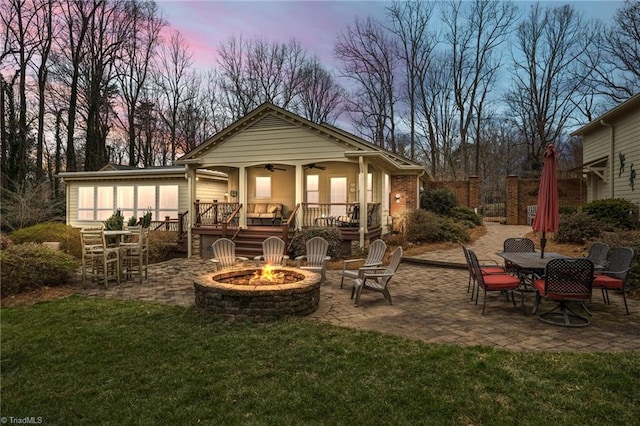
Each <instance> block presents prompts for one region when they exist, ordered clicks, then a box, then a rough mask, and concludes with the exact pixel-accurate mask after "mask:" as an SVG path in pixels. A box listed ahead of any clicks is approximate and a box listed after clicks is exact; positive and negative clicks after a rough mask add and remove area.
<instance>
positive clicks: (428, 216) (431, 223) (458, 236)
mask: <svg viewBox="0 0 640 426" xmlns="http://www.w3.org/2000/svg"><path fill="white" fill-rule="evenodd" d="M405 238H406V240H407V241H408V242H411V243H426V242H430V243H431V242H441V241H452V242H467V241H469V240H470V238H471V237H470V236H469V233H468V232H467V230H466V229H465V227H464V226H462V225H461V224H459V223H456V222H455V221H454V220H453V219H451V218H449V217H442V216H438V215H436V214H435V213H433V212H429V211H425V210H414V211H412V212H410V213H409V214H408V215H407V222H406V228H405Z"/></svg>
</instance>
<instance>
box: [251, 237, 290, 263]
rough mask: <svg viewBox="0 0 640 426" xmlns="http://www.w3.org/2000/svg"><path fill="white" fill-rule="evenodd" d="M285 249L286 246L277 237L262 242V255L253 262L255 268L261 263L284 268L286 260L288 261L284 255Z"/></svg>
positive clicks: (287, 257)
mask: <svg viewBox="0 0 640 426" xmlns="http://www.w3.org/2000/svg"><path fill="white" fill-rule="evenodd" d="M286 249H287V244H286V243H285V242H284V240H282V239H280V238H278V237H269V238H267V239H266V240H264V241H263V242H262V254H261V255H260V256H256V257H254V258H253V260H254V261H255V262H256V265H257V266H260V265H261V264H262V263H266V264H269V265H282V266H286V264H287V260H289V256H287V255H285V254H284V252H285V250H286Z"/></svg>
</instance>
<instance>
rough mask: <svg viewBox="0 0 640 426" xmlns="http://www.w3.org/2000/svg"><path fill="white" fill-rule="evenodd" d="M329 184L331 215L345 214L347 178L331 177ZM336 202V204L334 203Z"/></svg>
mask: <svg viewBox="0 0 640 426" xmlns="http://www.w3.org/2000/svg"><path fill="white" fill-rule="evenodd" d="M330 186H331V193H330V196H331V204H332V205H331V216H343V215H346V214H347V206H346V203H347V178H346V177H332V178H331V181H330ZM335 204H337V205H335Z"/></svg>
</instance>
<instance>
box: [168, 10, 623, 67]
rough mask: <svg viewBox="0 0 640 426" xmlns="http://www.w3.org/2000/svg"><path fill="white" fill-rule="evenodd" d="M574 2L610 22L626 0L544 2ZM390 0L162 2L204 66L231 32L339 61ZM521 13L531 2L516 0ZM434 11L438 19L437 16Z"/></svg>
mask: <svg viewBox="0 0 640 426" xmlns="http://www.w3.org/2000/svg"><path fill="white" fill-rule="evenodd" d="M565 3H569V4H572V5H573V6H574V7H575V8H576V9H577V10H578V11H581V12H584V14H585V17H586V18H599V19H602V20H604V21H605V22H609V21H610V20H611V19H612V17H613V15H614V13H615V11H616V10H617V9H619V8H620V7H622V5H623V2H622V1H608V0H600V1H573V2H565V1H557V0H553V1H542V2H540V4H541V5H542V6H558V5H562V4H565ZM389 4H390V3H389V2H385V1H375V0H369V1H268V0H263V1H255V0H254V1H212V0H209V1H207V0H203V1H191V0H187V1H185V0H172V1H164V0H160V1H159V2H158V5H159V6H160V9H161V10H162V12H163V14H164V15H165V17H166V19H167V20H168V22H169V25H170V27H171V29H173V30H178V31H180V32H181V33H182V35H183V36H184V37H185V39H186V40H187V42H188V44H189V48H190V51H191V52H192V54H193V61H194V65H195V66H196V67H198V68H201V69H209V68H215V67H217V63H216V49H217V46H218V44H219V43H220V42H222V41H225V40H227V39H228V38H229V37H231V36H236V37H239V36H242V37H244V38H245V39H249V38H255V37H263V38H265V39H266V40H267V41H280V42H287V41H290V40H292V39H296V40H297V41H299V42H300V44H301V45H302V47H303V49H305V50H306V51H307V52H308V53H309V54H311V55H315V56H317V57H318V58H320V60H321V62H322V63H323V64H324V65H325V66H331V65H334V64H335V62H336V61H335V60H334V59H333V46H334V44H335V41H336V36H337V34H338V33H339V32H340V31H342V30H343V29H345V28H346V26H347V25H350V24H353V22H354V20H355V17H356V16H358V17H360V18H366V17H367V16H371V17H375V18H383V17H384V15H385V12H384V8H385V7H386V6H388V5H389ZM516 4H517V5H519V6H520V8H521V10H522V15H523V16H524V15H525V14H526V13H527V12H528V7H529V6H530V5H532V4H533V2H531V1H516ZM437 14H438V12H437V11H436V12H435V13H434V17H433V22H434V23H435V22H437V20H438V15H437Z"/></svg>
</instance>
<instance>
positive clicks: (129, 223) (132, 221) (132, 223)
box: [127, 216, 138, 226]
mask: <svg viewBox="0 0 640 426" xmlns="http://www.w3.org/2000/svg"><path fill="white" fill-rule="evenodd" d="M137 224H138V218H137V217H135V216H131V217H130V218H129V220H128V221H127V226H136V225H137Z"/></svg>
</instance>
